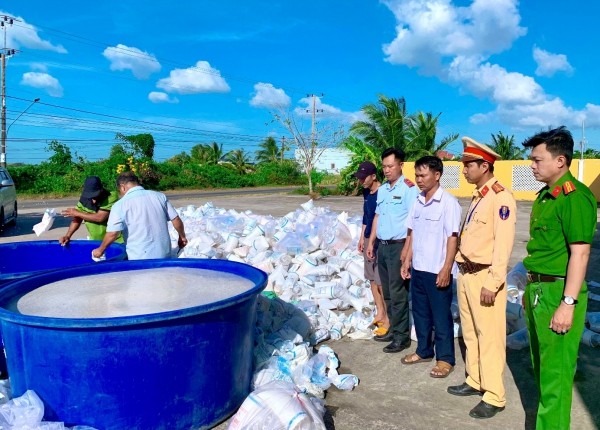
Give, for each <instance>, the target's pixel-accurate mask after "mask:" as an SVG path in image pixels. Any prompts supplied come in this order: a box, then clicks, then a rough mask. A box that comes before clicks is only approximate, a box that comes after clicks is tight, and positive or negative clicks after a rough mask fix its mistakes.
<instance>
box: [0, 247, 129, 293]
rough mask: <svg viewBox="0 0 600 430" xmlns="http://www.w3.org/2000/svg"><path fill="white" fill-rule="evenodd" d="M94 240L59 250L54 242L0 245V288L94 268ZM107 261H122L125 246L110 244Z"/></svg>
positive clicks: (124, 255) (124, 256) (124, 257)
mask: <svg viewBox="0 0 600 430" xmlns="http://www.w3.org/2000/svg"><path fill="white" fill-rule="evenodd" d="M98 246H100V241H97V240H72V241H70V242H69V244H68V245H67V246H61V245H60V243H58V241H57V240H35V241H29V242H10V243H3V244H0V285H2V284H4V283H6V282H8V281H12V280H16V279H21V278H24V277H26V276H30V275H33V274H36V273H41V272H45V271H48V270H55V269H62V268H63V267H72V266H79V265H82V264H93V263H94V261H93V260H92V250H94V249H96V248H98ZM105 255H106V260H107V261H117V260H125V259H126V258H127V253H126V252H125V245H122V244H119V243H113V244H112V245H110V246H109V247H108V248H107V249H106V253H105Z"/></svg>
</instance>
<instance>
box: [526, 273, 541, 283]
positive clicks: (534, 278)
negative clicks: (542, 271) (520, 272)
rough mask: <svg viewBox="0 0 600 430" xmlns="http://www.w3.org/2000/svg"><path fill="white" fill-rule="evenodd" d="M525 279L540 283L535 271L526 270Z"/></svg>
mask: <svg viewBox="0 0 600 430" xmlns="http://www.w3.org/2000/svg"><path fill="white" fill-rule="evenodd" d="M527 280H528V281H529V282H535V283H538V284H539V283H540V275H539V274H537V273H531V272H527Z"/></svg>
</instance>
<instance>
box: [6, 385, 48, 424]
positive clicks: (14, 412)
mask: <svg viewBox="0 0 600 430" xmlns="http://www.w3.org/2000/svg"><path fill="white" fill-rule="evenodd" d="M43 416H44V404H43V403H42V401H41V399H40V398H39V397H38V395H37V394H35V392H34V391H32V390H27V391H26V392H25V394H23V395H22V396H21V397H15V398H14V399H12V400H10V401H9V402H7V403H5V404H3V405H0V428H2V429H6V430H17V429H25V428H36V427H38V426H39V424H40V423H41V421H42V417H43Z"/></svg>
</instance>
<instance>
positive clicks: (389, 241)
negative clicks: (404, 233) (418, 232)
mask: <svg viewBox="0 0 600 430" xmlns="http://www.w3.org/2000/svg"><path fill="white" fill-rule="evenodd" d="M377 240H379V243H380V244H381V245H392V244H394V243H404V242H405V241H406V239H390V240H383V239H377Z"/></svg>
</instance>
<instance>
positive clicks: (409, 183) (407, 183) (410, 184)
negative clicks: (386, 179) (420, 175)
mask: <svg viewBox="0 0 600 430" xmlns="http://www.w3.org/2000/svg"><path fill="white" fill-rule="evenodd" d="M404 183H405V184H406V185H408V186H409V187H414V186H415V184H414V183H413V181H411V180H410V179H408V178H404Z"/></svg>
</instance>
